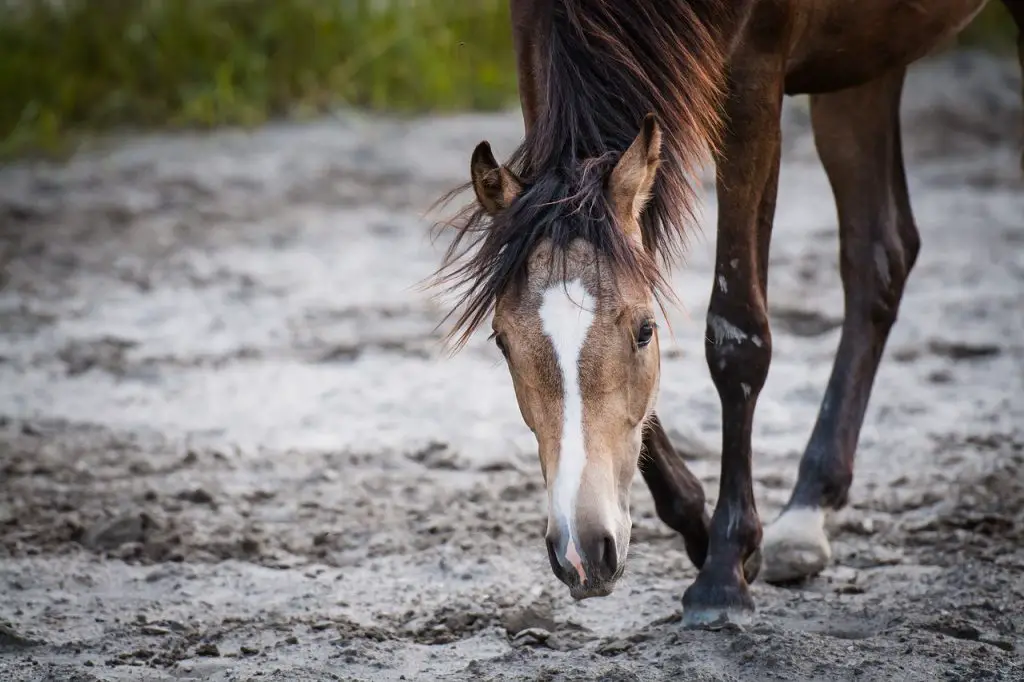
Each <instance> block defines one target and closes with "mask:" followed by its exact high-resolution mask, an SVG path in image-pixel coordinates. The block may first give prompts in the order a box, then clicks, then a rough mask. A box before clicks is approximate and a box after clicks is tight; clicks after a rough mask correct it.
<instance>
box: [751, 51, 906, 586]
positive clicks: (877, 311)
mask: <svg viewBox="0 0 1024 682" xmlns="http://www.w3.org/2000/svg"><path fill="white" fill-rule="evenodd" d="M905 73H906V70H905V69H904V68H900V69H896V70H895V71H892V72H890V73H889V74H888V75H886V76H884V77H882V78H879V79H877V80H875V81H872V82H870V83H867V84H865V85H862V86H859V87H856V88H851V89H849V90H843V91H840V92H836V93H830V94H825V95H817V96H814V97H812V98H811V119H812V124H813V128H814V140H815V144H816V146H817V149H818V155H819V157H820V158H821V161H822V164H823V166H824V168H825V172H826V174H827V175H828V178H829V182H830V184H831V185H832V192H833V194H834V195H835V200H836V207H837V210H838V216H839V244H840V271H841V275H842V280H843V291H844V295H845V308H846V314H845V319H844V321H843V329H842V335H841V337H840V340H839V349H838V351H837V353H836V358H835V362H834V364H833V367H832V376H831V378H830V379H829V382H828V387H827V388H826V390H825V396H824V398H823V399H822V402H821V408H820V410H819V412H818V418H817V422H816V423H815V425H814V429H813V431H812V433H811V437H810V439H809V441H808V443H807V447H806V450H805V451H804V454H803V458H802V459H801V461H800V472H799V476H798V479H797V482H796V485H795V487H794V489H793V493H792V496H791V497H790V500H789V503H788V504H787V505H786V508H785V509H784V510H783V512H782V514H781V515H780V516H779V518H778V519H777V520H776V521H775V522H774V523H772V524H771V525H769V526H768V528H766V529H765V532H764V543H763V547H762V550H763V552H764V561H765V566H764V575H763V577H764V579H765V580H766V581H768V582H786V581H790V580H796V579H800V578H804V577H807V576H810V575H814V574H816V573H818V572H819V571H821V570H822V569H823V568H824V567H825V566H826V564H827V563H828V561H829V560H830V558H831V550H830V548H829V543H828V539H827V537H826V535H825V529H824V518H825V510H829V509H831V510H837V509H841V508H842V507H843V506H845V505H846V502H847V496H848V494H849V490H850V484H851V483H852V481H853V468H854V453H855V451H856V448H857V440H858V437H859V435H860V430H861V425H862V424H863V421H864V413H865V411H866V408H867V404H868V400H869V398H870V396H871V387H872V384H873V382H874V378H875V372H876V371H877V369H878V365H879V362H880V360H881V358H882V354H883V350H884V348H885V343H886V339H887V338H888V335H889V330H890V329H891V328H892V326H893V323H894V322H895V321H896V314H897V310H898V309H899V305H900V299H901V297H902V295H903V286H904V284H905V283H906V281H907V277H908V275H909V274H910V271H911V268H912V267H913V265H914V261H915V259H916V258H917V253H918V249H919V247H920V240H919V237H918V233H917V227H916V226H915V224H914V217H913V215H912V214H911V210H910V199H909V197H908V194H907V181H906V177H905V176H904V169H903V154H902V149H901V142H900V122H899V105H900V95H901V93H902V88H903V79H904V75H905Z"/></svg>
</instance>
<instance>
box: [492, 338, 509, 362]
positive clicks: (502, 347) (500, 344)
mask: <svg viewBox="0 0 1024 682" xmlns="http://www.w3.org/2000/svg"><path fill="white" fill-rule="evenodd" d="M494 345H495V346H497V347H498V350H500V351H501V354H502V355H504V356H505V359H506V360H508V348H506V347H505V341H504V339H502V338H501V335H500V334H499V335H498V336H495V337H494Z"/></svg>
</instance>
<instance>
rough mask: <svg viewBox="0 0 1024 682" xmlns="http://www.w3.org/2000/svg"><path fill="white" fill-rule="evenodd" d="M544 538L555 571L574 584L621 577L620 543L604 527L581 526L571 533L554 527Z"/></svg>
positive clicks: (599, 582)
mask: <svg viewBox="0 0 1024 682" xmlns="http://www.w3.org/2000/svg"><path fill="white" fill-rule="evenodd" d="M545 542H546V544H547V550H548V561H549V562H550V563H551V570H552V572H554V574H555V576H556V577H557V578H558V579H559V580H561V581H562V582H563V583H565V584H566V585H568V586H569V587H571V588H580V587H582V588H596V587H601V586H603V585H606V584H607V583H611V582H614V581H615V579H616V578H617V577H618V575H617V573H618V570H619V552H618V545H617V544H616V542H615V538H614V537H613V536H612V534H611V533H610V532H609V531H608V530H606V529H604V528H597V527H595V528H581V529H579V530H578V531H576V532H575V533H573V534H572V535H569V536H566V535H563V534H562V533H561V532H558V531H555V532H551V533H548V535H547V536H546V538H545Z"/></svg>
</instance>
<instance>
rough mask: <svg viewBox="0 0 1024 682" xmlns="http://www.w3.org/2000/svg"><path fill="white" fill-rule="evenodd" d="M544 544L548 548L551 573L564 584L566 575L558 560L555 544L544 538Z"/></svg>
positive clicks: (550, 539)
mask: <svg viewBox="0 0 1024 682" xmlns="http://www.w3.org/2000/svg"><path fill="white" fill-rule="evenodd" d="M544 544H545V546H546V547H547V548H548V561H549V562H550V563H551V571H552V572H553V573H554V574H555V577H556V578H558V579H559V580H561V581H562V582H565V581H566V576H567V573H566V571H565V568H564V567H563V566H562V562H560V561H559V560H558V549H557V542H556V541H555V540H553V539H552V538H544Z"/></svg>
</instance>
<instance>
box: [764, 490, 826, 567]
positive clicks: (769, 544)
mask: <svg viewBox="0 0 1024 682" xmlns="http://www.w3.org/2000/svg"><path fill="white" fill-rule="evenodd" d="M761 551H762V553H763V556H764V565H763V567H762V570H761V578H762V579H763V580H764V581H765V582H768V583H776V584H778V583H787V582H794V581H797V580H803V579H805V578H809V577H812V576H815V575H817V574H818V573H820V572H821V571H822V570H823V569H825V567H826V566H828V564H829V562H830V561H831V560H832V548H831V546H830V545H829V541H828V536H827V535H826V534H825V512H824V510H822V509H820V508H813V507H797V508H791V509H787V510H785V511H784V512H783V513H782V514H781V515H780V516H779V518H777V519H776V520H775V521H774V522H773V523H772V524H770V525H769V526H768V527H767V528H765V531H764V538H763V540H762V543H761Z"/></svg>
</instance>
